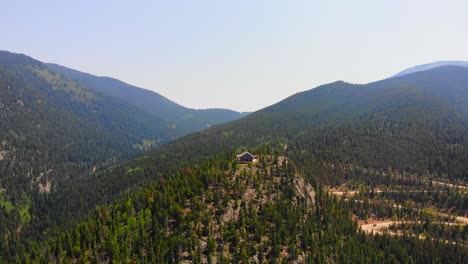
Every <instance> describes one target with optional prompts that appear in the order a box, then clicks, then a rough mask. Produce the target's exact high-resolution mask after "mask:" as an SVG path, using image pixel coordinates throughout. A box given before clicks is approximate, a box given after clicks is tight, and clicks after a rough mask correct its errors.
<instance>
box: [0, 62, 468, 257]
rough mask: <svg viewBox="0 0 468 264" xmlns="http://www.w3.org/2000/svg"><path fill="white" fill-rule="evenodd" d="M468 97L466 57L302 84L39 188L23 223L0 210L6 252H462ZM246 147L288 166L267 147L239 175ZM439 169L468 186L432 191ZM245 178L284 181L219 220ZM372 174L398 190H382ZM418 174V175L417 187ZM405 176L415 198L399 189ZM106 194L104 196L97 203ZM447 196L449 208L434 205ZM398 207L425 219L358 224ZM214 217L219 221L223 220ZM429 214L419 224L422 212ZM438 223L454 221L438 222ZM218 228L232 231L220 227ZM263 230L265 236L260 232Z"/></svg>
mask: <svg viewBox="0 0 468 264" xmlns="http://www.w3.org/2000/svg"><path fill="white" fill-rule="evenodd" d="M467 100H468V68H463V67H440V68H435V69H432V70H429V71H423V72H418V73H414V74H409V75H405V76H402V77H398V78H393V79H388V80H384V81H380V82H375V83H370V84H366V85H353V84H348V83H345V82H336V83H332V84H327V85H323V86H320V87H317V88H315V89H312V90H310V91H306V92H303V93H299V94H296V95H293V96H291V97H289V98H287V99H285V100H283V101H282V102H280V103H278V104H275V105H273V106H271V107H268V108H266V109H263V110H260V111H258V112H256V113H253V114H251V115H249V116H247V117H245V118H242V119H240V120H237V121H233V122H230V123H227V124H224V125H216V126H213V127H211V128H209V129H206V130H203V131H200V132H196V133H192V134H190V135H188V136H185V137H182V138H180V139H177V140H175V141H172V142H171V143H169V144H165V145H162V146H161V147H158V148H157V149H154V150H152V151H149V152H147V153H145V154H144V155H141V156H138V157H136V158H134V159H131V160H128V161H126V162H122V163H120V164H117V165H115V166H112V167H110V168H107V169H105V170H98V171H96V172H95V174H93V176H92V177H85V178H75V179H71V180H69V181H67V182H66V183H64V184H63V185H61V186H60V188H59V189H57V190H56V191H54V192H51V193H39V194H37V195H36V196H34V197H32V199H31V203H30V206H29V207H28V208H27V209H26V210H25V209H24V207H18V208H23V209H22V212H24V211H26V212H28V214H29V215H30V216H31V220H30V221H29V224H28V225H26V224H25V225H22V226H21V232H17V230H18V226H17V225H14V224H13V225H12V224H11V223H15V222H14V221H4V222H2V225H3V226H4V227H5V230H8V232H5V235H4V238H5V239H4V240H3V241H2V245H1V246H2V253H3V254H2V255H3V259H4V260H5V261H6V260H9V261H12V262H13V261H16V262H22V261H23V260H25V259H30V258H31V259H37V260H42V261H45V262H47V261H52V262H60V261H59V260H64V261H77V260H79V261H83V262H85V261H91V262H100V261H103V262H105V261H108V260H109V261H115V262H117V263H118V262H122V261H123V262H125V261H128V262H130V261H132V260H135V261H148V262H176V261H179V260H180V261H181V260H187V261H189V260H190V261H193V262H197V261H198V260H200V261H204V260H207V261H208V260H209V259H212V258H213V259H216V260H220V261H221V262H223V261H224V258H226V259H225V261H228V262H229V261H235V260H239V259H244V260H256V259H260V258H263V259H269V260H272V259H283V260H284V261H298V262H300V259H302V260H307V261H310V262H323V263H327V262H345V261H346V260H347V259H356V260H359V261H356V262H367V263H375V262H377V261H378V262H384V261H387V262H405V261H408V262H410V263H427V262H431V261H432V262H436V263H441V262H451V263H456V262H460V263H462V262H463V260H464V258H465V257H466V254H467V251H466V247H465V246H466V234H467V232H466V229H465V228H464V226H461V227H460V228H459V229H458V226H459V225H460V223H458V222H454V221H453V219H452V218H453V215H451V214H452V212H453V211H454V210H453V209H450V208H452V207H453V208H457V209H456V212H458V213H461V214H465V212H466V211H467V210H466V206H465V205H463V203H464V201H465V200H466V192H464V191H463V188H464V185H465V183H466V180H467V179H468V167H467V166H468V160H467V159H468V152H467V151H468V150H467V145H468V133H467V131H468V120H467V119H468V102H467ZM246 149H249V150H253V151H254V152H257V153H259V154H263V155H265V156H270V157H271V156H272V157H277V156H280V155H284V156H286V157H287V158H288V160H289V161H290V162H291V166H289V167H288V166H286V164H285V165H282V166H281V168H280V166H279V165H277V167H275V166H276V165H275V164H280V163H278V162H276V158H273V159H271V160H270V161H272V162H273V169H272V170H268V171H267V170H265V168H267V167H268V166H271V164H267V163H264V164H263V163H262V162H266V161H262V162H261V163H260V165H259V166H260V167H259V170H258V175H257V174H256V173H255V175H250V176H249V173H248V170H247V171H246V175H247V176H246V177H239V178H237V177H234V178H232V177H233V175H236V172H235V171H234V170H235V169H236V168H237V165H235V164H234V163H233V157H235V154H236V153H238V152H240V151H244V150H246ZM281 164H282V163H281ZM298 175H299V176H300V177H301V179H303V180H304V182H305V183H306V184H309V185H310V186H311V188H313V189H314V190H315V191H314V192H315V193H316V195H315V196H312V197H313V199H314V200H315V201H317V202H316V203H315V204H314V206H312V211H310V212H309V211H308V209H310V207H311V206H310V205H305V204H300V203H298V202H297V199H296V203H292V202H294V197H298V195H299V196H300V192H299V191H298V190H297V189H296V188H295V185H294V181H293V179H294V178H297V176H298ZM271 177H278V182H276V181H272V180H271ZM236 179H239V181H238V182H237V181H236ZM433 181H437V182H441V183H442V184H447V182H452V183H456V184H459V185H460V186H461V187H462V191H460V190H459V189H455V190H451V189H450V188H449V189H447V188H448V187H447V188H445V189H444V188H439V189H430V190H429V191H431V192H432V191H437V193H434V194H432V193H430V192H427V188H432V186H431V185H432V182H433ZM444 182H445V183H444ZM257 184H259V185H257ZM148 185H150V187H147V186H148ZM260 185H262V186H263V187H261V186H260ZM265 185H266V186H270V187H267V188H266V189H264V186H265ZM344 185H345V186H346V188H350V189H351V188H360V193H359V196H356V198H349V197H347V198H345V196H343V198H342V199H338V198H337V197H336V196H333V195H329V194H327V192H328V190H329V189H330V188H336V187H343V186H344ZM249 186H250V188H252V189H255V192H256V193H257V192H258V191H261V192H267V191H268V192H271V193H273V194H275V193H276V194H277V195H276V196H271V197H270V196H267V197H268V199H266V200H267V201H268V202H269V205H268V206H267V205H265V206H260V207H258V208H255V207H254V206H251V205H248V203H245V204H242V202H241V205H240V206H239V208H241V209H240V210H241V213H240V215H243V217H240V218H238V219H237V220H236V221H233V222H232V223H229V221H227V222H225V223H224V224H225V225H226V226H225V227H224V230H223V229H219V228H220V227H218V225H219V223H220V221H221V220H220V216H221V215H222V214H223V213H221V212H219V214H217V213H216V212H217V209H218V208H221V207H222V206H221V204H223V203H225V202H226V201H228V200H232V199H234V200H238V196H237V198H233V197H236V195H242V193H245V191H246V188H247V189H248V188H249ZM377 186H378V187H379V188H382V189H383V188H385V189H390V191H389V192H388V193H383V192H382V193H381V194H379V195H376V193H379V192H375V191H374V189H376V187H377ZM454 186H455V185H454ZM456 186H458V185H456ZM410 187H411V188H413V187H414V188H420V189H418V192H420V194H421V195H419V194H418V192H414V190H413V189H411V188H410ZM395 188H398V190H395ZM423 188H424V189H423ZM382 189H379V190H378V191H382ZM330 190H331V189H330ZM402 190H403V191H405V192H406V193H404V196H401V197H408V203H406V201H404V202H402V201H401V200H400V199H398V197H399V196H397V195H394V194H393V193H394V192H395V191H402ZM330 192H331V193H333V192H332V191H330ZM226 193H229V199H228V198H226V197H225V196H226ZM395 196H397V197H395ZM223 197H224V198H223ZM257 197H262V196H257ZM424 197H430V199H431V200H430V201H431V202H430V203H427V202H424V200H423V198H424ZM276 198H278V199H276ZM370 198H372V199H373V200H370ZM380 198H381V199H380ZM353 199H355V200H353ZM379 199H380V200H379ZM240 200H245V199H240ZM261 200H262V199H257V200H256V202H257V203H259V202H261ZM200 201H201V202H200ZM394 203H395V204H394ZM4 204H5V203H4ZM401 204H403V205H401ZM100 205H105V206H104V207H100V209H98V210H95V208H96V206H100ZM223 205H225V204H223ZM10 207H11V205H3V207H2V208H3V214H4V215H5V216H6V217H5V218H3V219H8V218H11V219H13V218H15V217H17V218H18V219H20V218H25V217H24V214H21V211H20V212H18V213H17V214H12V213H9V212H8V211H9V210H10V209H9V208H10ZM439 207H443V208H442V209H444V211H435V210H439ZM70 208H73V210H70ZM395 208H396V209H395ZM429 209H430V210H429ZM445 209H448V210H445ZM236 210H237V209H236ZM393 216H394V218H395V219H400V218H402V219H404V221H405V222H403V224H407V223H408V222H409V221H411V223H412V225H411V226H409V227H408V226H405V227H404V228H403V229H405V230H407V229H415V230H423V231H424V232H421V233H422V235H420V233H417V235H416V233H414V232H406V231H405V232H406V233H404V234H403V233H402V235H393V237H392V236H391V235H389V234H387V233H383V235H380V233H379V234H378V235H376V236H368V235H366V234H364V233H362V232H358V229H357V225H356V224H355V223H356V222H357V221H367V220H368V219H371V218H377V217H386V218H388V217H393ZM410 217H411V218H410ZM431 217H434V219H435V220H434V221H433V220H432V218H431ZM25 219H28V218H27V217H26V218H25ZM207 219H213V221H216V227H215V224H213V225H211V226H210V225H209V223H210V220H207ZM395 222H396V220H395ZM421 222H422V223H424V227H423V229H421V228H420V227H419V226H417V225H418V224H419V223H421ZM207 224H208V226H210V228H209V229H207V228H206V227H207ZM441 224H442V225H446V226H457V229H450V230H448V229H447V230H446V229H441V228H440V227H436V226H435V225H441ZM361 226H362V225H361ZM268 227H270V228H269V229H268ZM213 230H215V231H216V232H218V231H219V232H218V233H219V234H223V236H222V237H220V236H218V235H215V236H213V233H212V232H213ZM232 230H237V231H238V233H236V234H235V235H233V234H232ZM244 230H245V231H244ZM259 230H263V231H259ZM435 230H438V231H437V232H436V231H435ZM210 232H211V233H210ZM398 232H399V231H398ZM398 232H397V231H395V234H398ZM418 232H419V231H418ZM256 233H259V234H264V236H263V237H260V238H258V237H254V235H255V234H256ZM425 238H427V239H425ZM38 241H39V242H38ZM181 241H185V242H181ZM249 241H250V242H251V243H249ZM292 241H295V243H294V242H292ZM123 245H125V246H123ZM286 247H287V248H286ZM156 249H158V250H156ZM16 252H21V254H19V255H17V254H15V253H16ZM259 252H263V253H262V254H259ZM28 254H31V255H28ZM348 257H349V258H348Z"/></svg>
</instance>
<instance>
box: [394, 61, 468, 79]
mask: <svg viewBox="0 0 468 264" xmlns="http://www.w3.org/2000/svg"><path fill="white" fill-rule="evenodd" d="M441 66H461V67H468V62H467V61H437V62H432V63H427V64H422V65H417V66H414V67H411V68H408V69H406V70H403V71H401V72H399V73H397V74H395V75H393V76H392V77H390V78H394V77H400V76H403V75H407V74H410V73H415V72H420V71H427V70H430V69H434V68H437V67H441Z"/></svg>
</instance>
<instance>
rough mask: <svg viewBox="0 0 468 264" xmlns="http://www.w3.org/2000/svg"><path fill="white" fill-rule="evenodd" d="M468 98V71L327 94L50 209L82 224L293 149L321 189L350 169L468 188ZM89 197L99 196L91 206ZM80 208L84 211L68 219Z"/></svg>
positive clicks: (76, 192) (213, 134)
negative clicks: (100, 209)
mask: <svg viewBox="0 0 468 264" xmlns="http://www.w3.org/2000/svg"><path fill="white" fill-rule="evenodd" d="M467 93H468V68H464V67H456V66H446V67H439V68H435V69H432V70H428V71H423V72H418V73H414V74H409V75H405V76H401V77H398V78H393V79H387V80H383V81H379V82H375V83H370V84H366V85H355V84H349V83H345V82H341V81H340V82H335V83H331V84H326V85H322V86H319V87H317V88H315V89H312V90H309V91H305V92H302V93H298V94H295V95H293V96H291V97H289V98H287V99H285V100H283V101H281V102H279V103H277V104H275V105H272V106H270V107H267V108H265V109H262V110H260V111H257V112H255V113H252V114H250V115H248V116H247V117H245V118H242V119H239V120H236V121H233V122H229V123H227V124H222V125H216V126H213V127H211V128H209V129H206V130H203V131H200V132H196V133H192V134H190V135H188V136H185V137H182V138H180V139H177V140H175V141H173V142H171V143H169V144H165V145H163V146H161V147H158V148H157V149H155V150H153V151H150V152H148V153H146V154H145V155H143V156H140V157H138V158H136V159H133V160H130V161H127V162H125V163H123V164H121V165H119V166H116V167H113V168H111V169H110V170H107V171H101V172H99V173H98V175H99V177H92V178H87V179H86V180H74V181H70V182H68V183H67V184H65V185H64V186H62V188H61V190H59V191H58V192H57V193H53V194H51V195H50V196H49V197H48V199H50V200H49V201H48V202H47V203H48V204H49V206H53V207H54V210H59V211H61V212H63V213H62V214H63V215H62V216H61V217H63V218H64V219H65V218H66V219H76V218H77V217H78V216H79V215H83V214H85V213H86V212H87V211H88V210H90V209H92V208H94V207H95V205H96V204H102V203H106V202H112V201H115V199H116V198H117V197H119V195H120V194H122V193H125V192H127V191H128V190H129V189H133V190H135V189H138V188H140V187H141V186H145V185H147V184H150V183H151V182H153V181H156V180H158V179H161V178H165V177H169V176H171V175H173V174H178V173H180V172H179V171H180V170H181V169H183V168H189V167H190V166H194V164H199V163H201V162H203V161H207V160H211V159H215V158H217V157H219V156H220V155H221V156H223V157H226V156H227V157H232V156H234V154H235V153H236V152H241V151H243V150H245V149H252V148H260V149H262V148H273V147H274V148H280V149H283V148H286V149H285V150H284V151H286V152H287V153H286V154H287V155H289V156H290V157H291V159H292V160H293V161H294V162H295V164H296V165H298V166H299V169H300V170H304V171H310V172H311V173H313V174H314V175H315V176H313V177H312V178H313V179H314V182H315V184H318V183H319V182H321V183H322V184H323V183H325V184H329V183H332V182H335V183H340V182H343V180H344V179H345V176H344V175H342V174H337V169H336V168H338V167H344V166H349V165H350V164H352V165H353V166H356V167H360V168H367V169H369V170H372V171H374V170H376V171H380V170H384V171H386V170H390V169H391V170H395V171H398V172H400V173H411V174H417V175H421V176H425V177H428V176H430V177H435V178H441V179H445V180H451V181H454V180H465V181H466V180H467V179H468V175H467V171H468V167H467V166H468V160H467V157H468V153H467V151H468V135H467V132H466V131H468V118H467V117H468V111H467V105H468V104H467V102H466V100H467V98H468V96H467ZM324 164H325V165H326V166H325V165H324ZM331 168H335V169H333V170H332V171H330V170H331ZM362 175H365V174H362ZM346 177H350V176H349V175H348V176H346ZM81 193H91V194H92V195H88V196H86V197H84V198H83V197H82V196H81ZM59 201H60V202H59ZM77 201H79V203H77ZM47 203H46V204H47ZM46 204H45V205H42V206H43V207H38V208H39V210H38V211H39V212H40V213H41V214H45V215H48V214H49V213H51V212H50V211H48V210H49V209H48V206H47V205H46ZM70 205H73V208H75V210H73V211H66V208H68V207H69V206H70ZM62 206H63V207H62ZM65 215H67V216H65ZM44 217H45V216H44ZM47 217H49V216H47ZM49 218H50V217H49ZM50 221H51V220H50Z"/></svg>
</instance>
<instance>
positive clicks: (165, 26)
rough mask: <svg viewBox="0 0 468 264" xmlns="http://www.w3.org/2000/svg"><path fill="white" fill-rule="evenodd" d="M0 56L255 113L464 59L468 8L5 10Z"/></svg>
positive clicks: (191, 102) (152, 5)
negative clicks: (326, 89)
mask: <svg viewBox="0 0 468 264" xmlns="http://www.w3.org/2000/svg"><path fill="white" fill-rule="evenodd" d="M0 6H1V9H2V10H1V15H0V24H1V25H2V26H1V27H0V50H8V51H12V52H17V53H23V54H26V55H29V56H32V57H34V58H36V59H38V60H41V61H44V62H53V63H57V64H61V65H64V66H67V67H70V68H73V69H77V70H80V71H84V72H88V73H91V74H94V75H99V76H110V77H114V78H117V79H120V80H122V81H125V82H127V83H130V84H133V85H136V86H139V87H142V88H145V89H149V90H153V91H155V92H157V93H160V94H161V95H163V96H165V97H167V98H169V99H171V100H173V101H175V102H177V103H179V104H182V105H184V106H187V107H191V108H197V109H198V108H228V109H233V110H237V111H255V110H258V109H261V108H263V107H266V106H268V105H271V104H274V103H276V102H278V101H280V100H282V99H284V98H286V97H288V96H290V95H293V94H294V93H297V92H300V91H304V90H308V89H312V88H314V87H316V86H318V85H321V84H325V83H329V82H333V81H337V80H344V81H347V82H351V83H368V82H372V81H376V80H379V79H383V78H386V77H388V76H391V75H393V74H395V73H397V72H399V71H401V70H403V69H405V68H408V67H411V66H415V65H418V64H423V63H429V62H433V61H440V60H468V28H467V25H468V16H467V15H466V14H467V10H468V1H450V0H448V1H432V0H425V1H421V0H412V1H408V0H402V1H400V0H392V1H375V0H372V1H370V0H369V1H361V0H355V1H312V0H308V1H301V0H290V1H289V0H288V1H286V0H282V1H280V0H262V1H261V0H236V1H227V0H225V1H224V0H211V1H208V0H197V1H195V0H190V1H189V0H186V1H182V0H170V1H169V0H167V1H154V0H153V1H139V0H134V1H119V0H114V1H105V0H100V1H96V0H94V1H90V0H80V1H63V0H61V1H50V0H42V1H36V0H30V1H23V0H15V1H8V0H0Z"/></svg>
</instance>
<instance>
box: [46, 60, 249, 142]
mask: <svg viewBox="0 0 468 264" xmlns="http://www.w3.org/2000/svg"><path fill="white" fill-rule="evenodd" d="M47 66H48V67H49V68H52V69H54V70H55V71H58V72H60V73H62V74H63V75H65V76H67V77H69V78H71V79H73V80H75V81H77V82H78V83H81V84H83V85H84V86H86V87H88V88H89V89H91V90H92V91H95V92H99V93H102V94H105V95H108V96H112V97H115V98H118V99H120V100H123V101H125V102H127V103H128V104H130V105H134V106H136V107H138V108H140V109H141V110H143V111H145V112H147V113H149V114H151V115H154V116H156V117H158V118H161V119H163V120H165V121H167V122H169V123H171V124H174V125H175V128H176V129H175V130H176V132H177V133H178V135H179V136H180V135H185V134H187V133H190V132H192V131H196V130H202V129H205V128H207V127H209V126H211V125H215V124H220V123H226V122H229V121H232V120H235V119H238V118H241V117H243V116H245V115H246V114H247V113H239V112H236V111H232V110H227V109H202V110H196V109H190V108H187V107H184V106H181V105H179V104H177V103H175V102H172V101H170V100H169V99H167V98H165V97H163V96H162V95H160V94H158V93H155V92H153V91H149V90H145V89H142V88H138V87H135V86H133V85H129V84H126V83H124V82H122V81H119V80H116V79H113V78H109V77H97V76H94V75H91V74H88V73H83V72H80V71H76V70H73V69H70V68H67V67H64V66H60V65H57V64H51V63H49V64H47Z"/></svg>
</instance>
